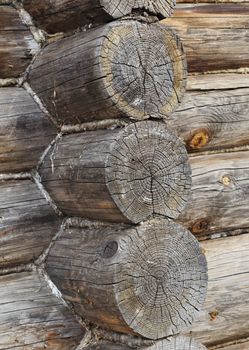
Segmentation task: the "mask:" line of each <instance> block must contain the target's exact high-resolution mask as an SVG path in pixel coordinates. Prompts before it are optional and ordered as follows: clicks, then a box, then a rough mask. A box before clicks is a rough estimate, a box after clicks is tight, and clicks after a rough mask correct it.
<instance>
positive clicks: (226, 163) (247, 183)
mask: <svg viewBox="0 0 249 350" xmlns="http://www.w3.org/2000/svg"><path fill="white" fill-rule="evenodd" d="M248 159H249V152H248V151H244V152H242V151H241V152H232V153H220V154H210V155H202V156H195V157H191V158H190V165H191V169H192V181H193V186H192V194H191V196H190V198H189V201H188V204H187V207H186V209H185V210H184V211H183V212H182V214H181V215H180V217H179V218H178V219H177V220H178V221H179V222H181V223H182V224H183V225H184V226H186V227H188V228H190V230H191V231H192V232H193V233H195V234H196V235H197V236H198V235H203V234H205V235H207V234H212V233H213V232H219V231H225V230H234V229H237V228H243V227H244V228H246V227H249V217H248V210H249V196H248V194H249V176H248V175H249V166H248Z"/></svg>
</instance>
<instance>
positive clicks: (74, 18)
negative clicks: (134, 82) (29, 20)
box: [23, 0, 175, 33]
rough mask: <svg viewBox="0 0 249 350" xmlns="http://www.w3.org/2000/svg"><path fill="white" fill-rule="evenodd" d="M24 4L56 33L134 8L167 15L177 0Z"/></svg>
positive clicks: (36, 0) (53, 0)
mask: <svg viewBox="0 0 249 350" xmlns="http://www.w3.org/2000/svg"><path fill="white" fill-rule="evenodd" d="M23 5H24V8H25V9H26V10H27V11H28V12H29V13H30V14H31V15H32V17H33V18H34V20H35V22H36V23H37V24H38V26H39V27H41V28H42V29H44V30H46V31H47V32H49V33H56V32H65V31H69V30H73V29H76V28H77V27H82V26H84V25H87V24H90V25H92V24H95V25H96V24H100V23H105V22H109V21H110V20H112V19H117V18H121V17H123V16H125V15H129V14H130V13H132V12H133V11H135V12H141V10H142V11H146V12H148V13H150V14H153V15H157V16H158V17H160V18H162V17H168V16H170V15H171V13H172V11H173V9H174V7H175V0H149V1H147V0H132V1H130V0H122V1H120V0H111V1H110V0H94V1H93V0H71V1H68V0H43V1H40V0H23Z"/></svg>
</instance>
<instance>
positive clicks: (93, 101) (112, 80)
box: [28, 21, 186, 125]
mask: <svg viewBox="0 0 249 350" xmlns="http://www.w3.org/2000/svg"><path fill="white" fill-rule="evenodd" d="M28 80H29V83H30V85H31V87H32V88H33V90H34V92H35V93H36V94H37V95H38V97H39V98H40V99H41V101H42V102H43V104H44V105H45V107H46V108H47V109H48V111H49V112H50V113H51V114H52V115H53V117H54V118H55V119H56V120H57V121H58V123H59V124H60V125H62V124H68V123H69V124H70V123H71V124H77V123H80V122H87V121H92V120H100V119H105V118H119V117H120V116H128V117H131V118H133V119H137V120H142V119H146V118H149V117H150V116H151V117H155V118H160V117H161V118H162V117H167V116H169V115H170V114H171V112H172V110H174V109H175V108H176V107H177V105H178V104H179V102H180V101H181V99H182V97H183V94H184V92H185V86H186V62H185V56H184V53H183V49H182V45H181V42H180V40H179V38H178V37H177V36H176V35H175V34H174V33H173V32H172V31H171V29H170V28H167V27H166V26H163V25H160V24H154V25H148V24H146V23H140V22H137V21H117V22H113V23H110V24H106V25H104V26H102V27H99V28H96V29H93V30H90V31H88V32H80V33H77V34H75V35H74V36H71V37H67V38H64V39H62V40H59V41H57V42H54V43H52V44H50V45H48V46H47V47H45V48H44V49H43V51H42V52H41V53H40V54H39V55H38V56H37V58H36V60H35V61H34V63H33V65H32V68H31V70H30V73H29V78H28Z"/></svg>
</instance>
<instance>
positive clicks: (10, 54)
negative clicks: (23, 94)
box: [0, 5, 39, 79]
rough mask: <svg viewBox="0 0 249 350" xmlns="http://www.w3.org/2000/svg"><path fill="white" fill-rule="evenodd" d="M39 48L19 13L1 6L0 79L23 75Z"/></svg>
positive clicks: (8, 7) (11, 8)
mask: <svg viewBox="0 0 249 350" xmlns="http://www.w3.org/2000/svg"><path fill="white" fill-rule="evenodd" d="M38 48H39V46H38V44H37V43H36V41H35V40H34V38H33V36H32V34H31V32H30V30H29V29H28V28H27V27H26V26H25V25H24V24H23V23H22V21H21V19H20V18H19V14H18V11H17V10H15V9H14V8H13V7H10V6H3V5H0V62H1V65H0V78H2V79H4V78H16V77H18V76H19V75H20V74H22V73H23V72H24V70H25V69H26V68H27V66H28V65H29V64H30V62H31V59H32V57H33V55H34V54H35V53H36V52H37V51H38Z"/></svg>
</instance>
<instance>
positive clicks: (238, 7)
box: [163, 3, 249, 72]
mask: <svg viewBox="0 0 249 350" xmlns="http://www.w3.org/2000/svg"><path fill="white" fill-rule="evenodd" d="M163 23H165V24H167V25H168V26H170V27H172V28H174V29H175V30H176V32H177V33H178V35H179V36H180V37H181V39H182V41H183V44H184V48H185V51H186V56H187V61H188V71H189V72H199V71H201V72H204V71H213V70H216V71H217V70H224V69H237V68H241V67H248V57H249V45H248V40H249V31H248V29H249V5H248V4H224V3H222V4H205V5H204V4H191V5H179V6H178V8H177V10H176V11H175V15H174V16H173V17H171V18H168V19H166V20H164V21H163Z"/></svg>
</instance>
